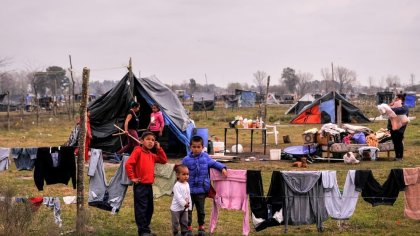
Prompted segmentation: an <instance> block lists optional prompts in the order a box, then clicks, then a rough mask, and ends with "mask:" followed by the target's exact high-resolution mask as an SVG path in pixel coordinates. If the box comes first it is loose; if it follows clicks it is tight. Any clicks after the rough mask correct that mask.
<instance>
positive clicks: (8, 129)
mask: <svg viewBox="0 0 420 236" xmlns="http://www.w3.org/2000/svg"><path fill="white" fill-rule="evenodd" d="M6 94H7V131H10V93H9V91H6Z"/></svg>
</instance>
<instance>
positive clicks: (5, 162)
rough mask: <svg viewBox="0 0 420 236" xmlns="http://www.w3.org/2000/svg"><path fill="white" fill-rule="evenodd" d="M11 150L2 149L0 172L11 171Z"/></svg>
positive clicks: (0, 151)
mask: <svg viewBox="0 0 420 236" xmlns="http://www.w3.org/2000/svg"><path fill="white" fill-rule="evenodd" d="M9 154H10V148H2V147H0V172H2V171H5V170H8V169H9Z"/></svg>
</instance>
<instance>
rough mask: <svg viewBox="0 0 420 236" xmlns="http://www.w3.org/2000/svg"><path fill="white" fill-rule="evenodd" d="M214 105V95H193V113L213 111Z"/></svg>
mask: <svg viewBox="0 0 420 236" xmlns="http://www.w3.org/2000/svg"><path fill="white" fill-rule="evenodd" d="M215 103H216V102H215V99H214V93H210V92H195V93H193V111H213V110H214V105H215Z"/></svg>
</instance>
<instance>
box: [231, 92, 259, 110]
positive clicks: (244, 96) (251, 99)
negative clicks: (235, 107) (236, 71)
mask: <svg viewBox="0 0 420 236" xmlns="http://www.w3.org/2000/svg"><path fill="white" fill-rule="evenodd" d="M235 95H239V96H240V98H239V107H254V106H255V100H256V98H257V93H256V92H252V91H246V90H240V89H235Z"/></svg>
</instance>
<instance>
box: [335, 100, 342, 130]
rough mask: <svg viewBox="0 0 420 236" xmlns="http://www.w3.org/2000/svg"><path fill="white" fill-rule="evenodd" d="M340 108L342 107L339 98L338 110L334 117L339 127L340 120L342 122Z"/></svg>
mask: <svg viewBox="0 0 420 236" xmlns="http://www.w3.org/2000/svg"><path fill="white" fill-rule="evenodd" d="M341 108H342V104H341V100H339V101H338V111H337V117H336V118H337V125H338V127H340V128H341V126H342V124H341V122H342V117H343V114H342V112H341Z"/></svg>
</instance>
